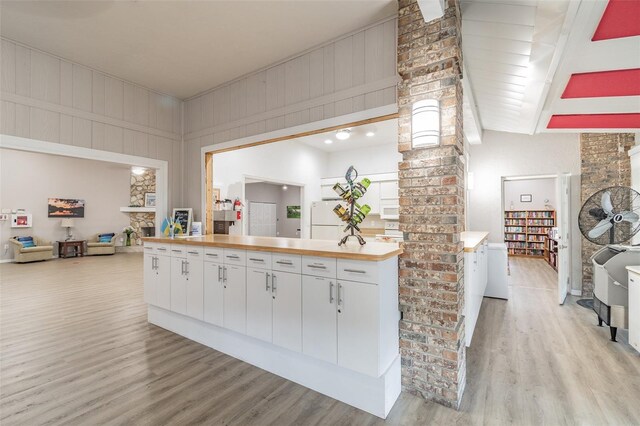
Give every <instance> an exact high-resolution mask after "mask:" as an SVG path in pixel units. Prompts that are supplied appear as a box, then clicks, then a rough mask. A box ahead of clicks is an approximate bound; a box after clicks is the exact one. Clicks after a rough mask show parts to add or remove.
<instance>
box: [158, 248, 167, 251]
mask: <svg viewBox="0 0 640 426" xmlns="http://www.w3.org/2000/svg"><path fill="white" fill-rule="evenodd" d="M157 250H158V251H167V249H166V248H164V247H158V248H157Z"/></svg>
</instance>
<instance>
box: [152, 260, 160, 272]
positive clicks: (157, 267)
mask: <svg viewBox="0 0 640 426" xmlns="http://www.w3.org/2000/svg"><path fill="white" fill-rule="evenodd" d="M153 260H154V262H155V264H156V271H157V270H158V269H160V264H159V262H158V260H160V259H158V258H157V257H154V258H153Z"/></svg>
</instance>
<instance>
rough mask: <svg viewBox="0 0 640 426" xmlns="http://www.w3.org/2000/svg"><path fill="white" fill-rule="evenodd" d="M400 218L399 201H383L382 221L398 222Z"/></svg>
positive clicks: (381, 206)
mask: <svg viewBox="0 0 640 426" xmlns="http://www.w3.org/2000/svg"><path fill="white" fill-rule="evenodd" d="M389 203H390V204H389ZM399 218H400V205H399V204H398V200H397V199H396V200H382V203H381V205H380V219H394V220H398V219H399Z"/></svg>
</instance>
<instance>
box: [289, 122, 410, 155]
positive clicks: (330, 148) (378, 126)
mask: <svg viewBox="0 0 640 426" xmlns="http://www.w3.org/2000/svg"><path fill="white" fill-rule="evenodd" d="M348 129H350V130H351V136H350V137H349V139H347V140H338V139H336V137H335V135H336V132H335V131H332V132H327V133H318V134H316V135H310V136H305V137H304V138H300V139H297V141H299V142H302V143H303V144H305V145H308V146H312V147H314V148H316V149H319V150H321V151H325V152H340V151H348V150H351V149H360V150H362V153H363V155H366V149H367V148H370V147H374V146H381V145H398V120H397V119H393V120H385V121H379V122H377V123H372V124H365V125H362V126H358V127H348ZM367 132H373V133H374V135H373V136H367ZM327 139H330V140H332V141H333V143H331V144H326V143H325V140H327Z"/></svg>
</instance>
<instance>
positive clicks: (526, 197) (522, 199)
mask: <svg viewBox="0 0 640 426" xmlns="http://www.w3.org/2000/svg"><path fill="white" fill-rule="evenodd" d="M531 201H533V196H532V195H531V194H520V202H521V203H530V202H531Z"/></svg>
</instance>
